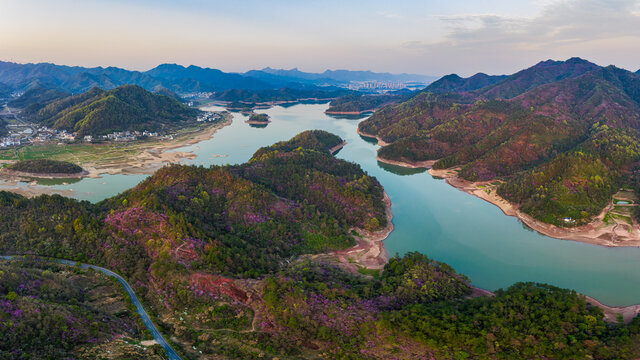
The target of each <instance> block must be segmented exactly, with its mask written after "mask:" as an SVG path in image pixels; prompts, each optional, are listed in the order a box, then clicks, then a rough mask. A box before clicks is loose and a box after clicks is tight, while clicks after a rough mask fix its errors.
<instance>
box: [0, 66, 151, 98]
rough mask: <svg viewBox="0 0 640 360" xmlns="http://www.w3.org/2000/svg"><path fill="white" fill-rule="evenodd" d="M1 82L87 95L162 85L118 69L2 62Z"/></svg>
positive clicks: (14, 85) (145, 76)
mask: <svg viewBox="0 0 640 360" xmlns="http://www.w3.org/2000/svg"><path fill="white" fill-rule="evenodd" d="M0 82H4V83H5V84H7V85H9V86H11V87H13V88H14V89H17V90H26V89H28V88H30V87H33V86H42V87H47V88H52V89H61V90H64V91H67V92H71V93H81V92H85V91H87V90H89V89H91V88H92V87H96V86H97V87H101V88H105V89H112V88H115V87H117V86H120V85H124V84H136V85H140V86H143V87H145V88H149V89H151V88H153V87H154V86H158V85H161V82H160V81H159V80H157V79H153V78H151V77H149V76H147V75H145V74H143V73H141V72H139V71H129V70H124V69H119V68H114V67H108V68H102V67H97V68H85V67H80V66H64V65H55V64H49V63H40V64H16V63H11V62H3V61H0Z"/></svg>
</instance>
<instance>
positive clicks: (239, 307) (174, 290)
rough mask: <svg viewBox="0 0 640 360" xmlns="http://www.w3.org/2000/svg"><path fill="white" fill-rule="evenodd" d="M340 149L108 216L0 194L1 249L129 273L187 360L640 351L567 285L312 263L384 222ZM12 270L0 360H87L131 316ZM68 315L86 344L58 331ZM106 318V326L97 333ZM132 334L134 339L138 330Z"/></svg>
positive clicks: (289, 159)
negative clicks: (14, 359) (494, 287)
mask: <svg viewBox="0 0 640 360" xmlns="http://www.w3.org/2000/svg"><path fill="white" fill-rule="evenodd" d="M594 131H598V132H601V131H607V130H606V129H604V128H597V129H594ZM605 135H606V136H605ZM616 136H623V134H619V133H615V132H614V133H611V134H603V135H599V136H597V138H598V139H599V141H597V142H594V143H593V144H587V143H585V144H584V145H583V149H585V151H586V149H587V148H590V147H591V148H594V149H598V150H597V151H601V150H602V149H601V147H600V146H601V145H602V144H604V143H605V142H606V141H605V140H606V139H608V138H611V137H613V138H615V137H616ZM341 142H342V139H340V138H339V137H337V136H335V135H332V134H329V133H326V132H323V131H308V132H304V133H301V134H299V135H298V136H296V137H294V138H293V139H291V140H289V141H286V142H281V143H277V144H274V145H273V146H270V147H266V148H263V149H260V150H259V151H258V152H256V154H255V155H254V156H253V158H252V159H251V160H250V161H249V162H248V163H246V164H239V165H234V166H222V167H220V166H212V167H210V168H204V167H196V166H183V165H172V166H168V167H165V168H163V169H161V170H159V171H158V172H157V173H155V174H154V175H153V176H151V177H149V178H148V179H146V180H145V181H143V182H142V183H141V184H139V185H138V186H136V187H135V188H133V189H131V190H129V191H126V192H124V193H122V194H120V195H118V196H115V197H113V198H110V199H107V200H105V201H103V202H101V203H98V204H91V203H88V202H79V201H76V200H72V199H68V198H64V197H61V196H57V195H54V196H47V195H43V196H39V197H35V198H32V199H27V198H24V197H22V196H20V195H16V194H12V193H8V192H0V253H4V254H10V253H29V254H35V255H42V256H52V257H57V258H66V259H72V260H80V261H83V262H90V263H94V264H98V265H102V266H105V267H107V268H110V269H113V270H114V271H117V272H118V273H120V274H121V275H122V276H124V277H125V278H126V279H127V281H128V282H129V283H130V284H131V286H132V287H133V288H134V290H135V292H136V294H137V295H138V296H139V298H140V299H141V300H142V301H143V303H144V304H145V307H146V308H147V309H148V311H149V312H150V313H151V315H152V317H153V318H154V321H155V322H156V323H157V325H158V326H159V327H160V329H161V330H162V332H163V333H165V334H167V335H170V337H171V338H175V339H178V340H179V341H178V342H176V343H174V345H175V346H176V348H177V349H178V351H179V352H180V353H181V355H182V356H183V357H184V358H185V359H196V358H210V359H214V358H219V357H226V358H237V359H256V358H261V357H266V358H274V357H278V358H299V359H302V358H344V359H362V358H367V359H389V358H394V357H395V358H399V359H415V358H420V357H425V356H426V357H427V358H458V359H469V358H482V359H509V358H522V357H525V358H554V359H575V358H586V357H592V358H594V359H633V358H636V357H637V356H639V355H640V353H639V349H638V347H637V346H636V345H635V344H637V343H638V341H639V340H640V339H639V333H640V327H639V325H638V324H639V323H638V321H637V320H634V321H633V322H632V323H631V324H629V325H624V324H605V323H604V321H603V314H602V312H601V311H600V310H599V309H598V308H594V307H591V306H589V305H587V304H586V303H585V300H584V298H583V297H581V296H580V295H578V294H576V293H575V292H572V291H569V290H563V289H558V288H554V287H551V286H547V285H541V284H530V283H522V284H516V285H514V286H512V287H510V288H509V289H506V290H502V291H498V292H497V293H496V296H495V297H479V298H474V297H472V293H473V292H472V290H473V289H472V288H471V286H470V284H469V281H468V279H467V278H466V277H464V276H463V275H461V274H457V273H456V272H455V271H454V269H452V268H451V267H450V266H448V265H446V264H443V263H439V262H437V261H434V260H432V259H429V258H428V257H427V256H425V255H422V254H418V253H409V254H405V255H404V256H395V257H393V258H391V259H390V260H389V262H388V264H387V265H386V266H385V267H384V269H383V270H381V271H373V272H371V273H370V275H366V276H365V275H362V274H358V273H348V272H345V270H343V269H342V268H341V267H339V266H337V265H336V263H334V262H333V261H331V260H330V259H327V258H326V257H315V256H314V255H313V254H318V253H325V252H329V251H332V250H337V249H344V248H346V247H349V246H352V245H354V244H355V239H354V237H357V236H358V235H356V234H357V233H358V231H360V230H359V229H368V230H377V229H381V228H382V227H384V226H385V225H386V221H387V218H386V216H385V206H384V202H383V189H382V187H381V186H380V184H379V183H378V182H377V180H376V179H374V178H372V177H370V176H368V175H367V174H366V173H365V172H364V171H362V169H360V167H359V166H358V165H356V164H352V163H349V162H346V161H344V160H340V159H336V158H334V157H333V156H332V155H331V154H330V152H329V149H330V148H331V147H333V146H335V145H336V144H340V143H341ZM618 150H620V149H618ZM593 151H596V150H593ZM584 156H585V159H587V158H588V157H587V155H584ZM11 266H16V265H11ZM2 270H3V269H2V267H0V277H2V276H4V277H7V276H8V278H6V279H5V280H3V281H2V282H0V320H1V321H0V326H3V327H6V329H5V330H6V331H5V332H4V333H5V334H7V331H8V333H9V334H10V336H4V337H2V338H0V351H5V349H10V350H14V349H20V348H22V346H29V350H28V351H29V354H33V356H37V355H38V354H41V353H42V352H44V351H49V350H48V349H50V348H52V347H53V348H55V349H53V350H51V354H52V356H58V355H60V356H62V355H61V354H77V353H78V352H79V351H80V349H92V348H93V347H97V346H102V345H103V344H107V341H111V340H112V339H113V336H115V334H119V333H121V331H122V330H121V328H122V326H121V325H122V324H126V323H127V321H129V320H128V319H129V318H128V317H120V318H114V317H112V315H111V314H110V313H109V309H107V308H104V309H103V308H100V307H99V306H97V305H96V303H95V302H94V300H95V299H94V298H93V297H91V292H86V291H80V289H86V288H87V286H90V284H94V283H95V284H99V283H100V282H99V281H101V280H99V279H87V281H86V282H83V284H84V285H82V286H81V287H80V288H78V286H76V285H74V284H76V283H77V281H79V280H78V279H77V278H75V277H71V278H69V275H68V272H66V273H64V276H62V275H61V274H63V273H59V272H58V271H59V270H55V272H54V273H52V274H50V273H47V272H44V271H40V270H28V271H27V272H26V273H25V272H23V271H10V272H9V271H7V272H2ZM49 271H51V272H53V270H49ZM80 275H81V276H85V275H82V274H80ZM86 276H89V275H86ZM91 276H94V275H91ZM41 281H42V282H41ZM43 284H46V285H47V286H43ZM54 289H56V290H54ZM38 299H47V300H46V301H44V300H42V301H40V300H38ZM56 299H65V301H68V303H65V302H63V301H61V300H60V301H59V300H56ZM73 299H76V300H73ZM71 303H72V304H75V305H73V306H69V304H71ZM34 308H37V309H38V311H40V313H39V314H35V313H33V312H29V311H31V309H34ZM67 314H71V315H73V316H74V321H73V324H74V329H76V330H75V332H74V334H77V337H74V338H68V337H65V336H63V335H61V333H64V332H65V331H69V329H70V327H69V325H68V322H67V320H66V319H67V318H68V316H67ZM60 316H62V317H60ZM65 316H67V317H65ZM98 316H102V317H106V319H107V320H106V321H102V322H100V323H99V324H97V325H94V324H93V322H92V321H95V320H91V319H92V318H93V319H95V318H96V317H98ZM127 316H129V314H127ZM46 319H53V320H51V321H48V320H46ZM38 324H42V325H38ZM38 326H40V328H39V327H38ZM33 329H42V330H44V331H45V333H42V332H34V330H33ZM126 331H127V332H128V334H129V335H127V336H129V337H132V338H135V337H136V336H140V335H139V334H140V328H139V326H138V325H135V326H134V325H131V328H129V329H128V330H126ZM21 339H22V341H23V342H24V343H21ZM47 344H49V345H47ZM132 357H133V358H135V357H134V356H132Z"/></svg>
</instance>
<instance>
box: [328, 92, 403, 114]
mask: <svg viewBox="0 0 640 360" xmlns="http://www.w3.org/2000/svg"><path fill="white" fill-rule="evenodd" d="M412 95H413V93H412V92H400V93H396V94H386V95H362V94H352V95H345V96H341V97H339V98H337V99H335V100H332V101H331V103H329V108H328V109H327V111H326V113H327V114H340V113H343V114H344V113H346V114H348V113H353V114H359V113H362V112H365V111H372V110H375V109H378V108H380V107H382V106H384V105H389V104H393V103H398V102H402V101H405V100H407V99H409V98H410V97H411V96H412Z"/></svg>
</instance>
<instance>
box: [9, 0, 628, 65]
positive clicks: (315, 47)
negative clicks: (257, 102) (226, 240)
mask: <svg viewBox="0 0 640 360" xmlns="http://www.w3.org/2000/svg"><path fill="white" fill-rule="evenodd" d="M574 56H579V57H582V58H585V59H587V60H590V61H593V62H595V63H597V64H599V65H610V64H614V65H616V66H619V67H622V68H626V69H629V70H632V71H636V70H638V69H640V0H581V1H576V0H529V1H518V0H447V1H444V0H420V1H408V0H393V1H390V0H262V1H259V0H225V1H218V0H209V1H205V0H181V1H168V0H49V1H45V0H0V60H4V61H14V62H20V63H25V62H52V63H56V64H65V65H81V66H118V67H123V68H126V69H134V70H148V69H150V68H152V67H154V66H156V65H158V64H161V63H178V64H182V65H191V64H193V65H198V66H202V67H212V68H218V69H221V70H223V71H227V72H243V71H247V70H250V69H260V68H263V67H267V66H269V67H273V68H286V69H289V68H294V67H297V68H299V69H301V70H303V71H310V72H320V71H324V70H325V69H349V70H373V71H378V72H393V73H418V74H425V75H434V76H440V75H444V74H449V73H457V74H459V75H462V76H469V75H472V74H474V73H476V72H485V73H488V74H510V73H513V72H516V71H518V70H520V69H522V68H525V67H529V66H532V65H534V64H535V63H537V62H539V61H542V60H547V59H554V60H565V59H567V58H570V57H574Z"/></svg>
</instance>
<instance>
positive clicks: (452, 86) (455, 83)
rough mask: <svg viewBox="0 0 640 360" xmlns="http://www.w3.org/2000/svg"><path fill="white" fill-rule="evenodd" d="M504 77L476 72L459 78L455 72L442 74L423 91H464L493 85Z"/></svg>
mask: <svg viewBox="0 0 640 360" xmlns="http://www.w3.org/2000/svg"><path fill="white" fill-rule="evenodd" d="M505 78H506V75H494V76H491V75H487V74H484V73H477V74H475V75H473V76H471V77H468V78H461V77H460V76H458V75H457V74H451V75H446V76H443V77H442V78H440V79H438V80H436V81H434V82H433V83H431V84H430V85H429V86H427V87H426V88H425V89H424V90H423V91H424V92H432V93H448V92H466V91H473V90H477V89H481V88H484V87H486V86H489V85H493V84H495V83H497V82H499V81H501V80H503V79H505Z"/></svg>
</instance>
